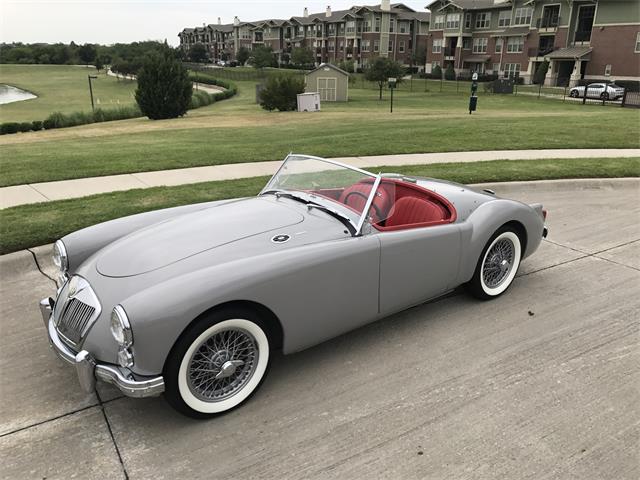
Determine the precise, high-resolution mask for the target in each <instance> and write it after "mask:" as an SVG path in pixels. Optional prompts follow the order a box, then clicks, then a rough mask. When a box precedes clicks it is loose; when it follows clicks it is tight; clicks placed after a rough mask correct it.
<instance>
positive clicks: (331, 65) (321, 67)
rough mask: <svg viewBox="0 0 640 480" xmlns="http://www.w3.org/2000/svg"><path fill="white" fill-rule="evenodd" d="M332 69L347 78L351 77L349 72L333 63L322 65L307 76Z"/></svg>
mask: <svg viewBox="0 0 640 480" xmlns="http://www.w3.org/2000/svg"><path fill="white" fill-rule="evenodd" d="M327 67H328V68H331V69H333V70H335V71H337V72H340V73H342V74H343V75H346V76H347V77H348V76H349V72H345V71H344V70H342V69H341V68H338V67H336V66H335V65H333V64H332V63H321V64H320V65H319V66H318V67H317V68H315V69H313V70H311V71H310V72H308V73H307V75H309V74H311V73H313V72H317V71H318V70H322V69H324V68H327Z"/></svg>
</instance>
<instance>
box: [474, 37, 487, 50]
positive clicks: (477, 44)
mask: <svg viewBox="0 0 640 480" xmlns="http://www.w3.org/2000/svg"><path fill="white" fill-rule="evenodd" d="M488 40H489V39H488V38H474V39H473V53H487V43H488Z"/></svg>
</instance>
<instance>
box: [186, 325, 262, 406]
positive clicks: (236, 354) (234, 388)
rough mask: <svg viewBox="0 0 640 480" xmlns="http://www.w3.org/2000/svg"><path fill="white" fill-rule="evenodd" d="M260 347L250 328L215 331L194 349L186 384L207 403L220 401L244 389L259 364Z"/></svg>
mask: <svg viewBox="0 0 640 480" xmlns="http://www.w3.org/2000/svg"><path fill="white" fill-rule="evenodd" d="M258 357H259V349H258V345H257V342H256V339H255V338H254V336H253V335H252V334H251V333H250V332H248V331H247V330H244V329H240V328H229V329H225V330H221V331H218V332H215V333H214V334H212V335H211V336H209V337H207V338H205V339H204V340H203V341H201V342H200V344H199V345H198V346H197V347H196V348H195V350H194V352H193V354H192V355H191V358H190V360H189V364H188V369H187V383H188V386H189V390H190V391H191V393H192V394H193V395H194V396H195V397H196V398H198V399H200V400H202V401H205V402H219V401H222V400H225V399H227V398H229V397H231V396H233V395H235V394H236V393H237V392H239V391H240V390H242V389H243V388H244V386H245V385H246V384H247V383H248V382H249V380H250V379H251V377H252V376H253V374H254V372H255V370H256V366H257V364H258Z"/></svg>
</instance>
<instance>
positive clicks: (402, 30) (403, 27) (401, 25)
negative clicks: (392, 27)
mask: <svg viewBox="0 0 640 480" xmlns="http://www.w3.org/2000/svg"><path fill="white" fill-rule="evenodd" d="M398 28H399V29H400V33H407V24H406V23H404V22H398Z"/></svg>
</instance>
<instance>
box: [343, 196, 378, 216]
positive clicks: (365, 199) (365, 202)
mask: <svg viewBox="0 0 640 480" xmlns="http://www.w3.org/2000/svg"><path fill="white" fill-rule="evenodd" d="M351 195H357V196H359V197H362V198H363V199H364V204H365V205H366V204H367V200H369V197H367V196H366V195H365V194H364V193H362V192H349V193H347V195H346V196H345V197H344V203H345V204H346V205H348V204H349V197H350V196H351ZM371 208H373V210H374V211H375V212H376V215H377V216H378V219H381V218H382V213H381V212H380V209H379V208H378V206H377V205H376V204H375V203H374V202H371Z"/></svg>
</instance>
